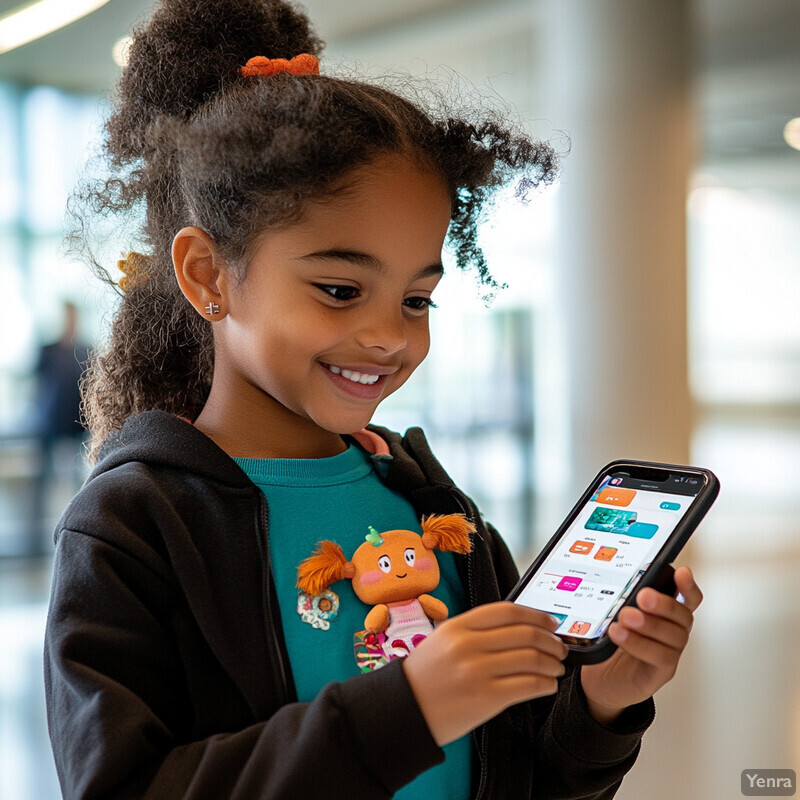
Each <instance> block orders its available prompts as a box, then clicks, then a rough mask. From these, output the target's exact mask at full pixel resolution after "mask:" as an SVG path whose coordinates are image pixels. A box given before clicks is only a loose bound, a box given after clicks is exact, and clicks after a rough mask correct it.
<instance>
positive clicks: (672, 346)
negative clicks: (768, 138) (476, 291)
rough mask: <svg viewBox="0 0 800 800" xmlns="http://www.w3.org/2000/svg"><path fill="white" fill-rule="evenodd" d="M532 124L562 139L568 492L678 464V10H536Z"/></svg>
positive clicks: (641, 6) (686, 24) (561, 6)
mask: <svg viewBox="0 0 800 800" xmlns="http://www.w3.org/2000/svg"><path fill="white" fill-rule="evenodd" d="M543 12H544V13H543V14H542V15H541V17H540V19H541V30H540V39H539V41H541V42H542V43H543V46H544V47H545V51H544V52H543V53H542V56H543V58H542V63H543V64H544V65H545V69H544V76H545V81H546V85H545V96H546V97H547V98H548V104H547V106H546V115H547V118H548V119H549V121H550V122H551V124H552V125H553V126H554V127H555V128H556V129H559V130H563V131H565V132H566V134H567V135H568V136H569V138H570V140H571V151H570V153H569V154H568V156H567V157H566V158H565V159H564V160H563V164H562V175H561V182H560V188H559V190H558V191H559V204H560V208H559V233H558V243H557V252H558V258H557V264H556V280H557V282H558V284H559V301H558V302H559V303H560V318H561V319H562V320H563V324H564V337H565V343H566V352H567V358H566V361H565V364H564V369H565V370H567V373H568V386H569V390H568V391H569V397H568V418H569V427H570V453H569V458H570V473H571V475H570V477H569V483H570V490H571V491H577V490H578V489H579V488H583V484H585V483H586V481H588V479H589V478H590V477H591V476H592V475H593V474H594V473H595V472H596V471H597V470H598V469H599V468H600V467H601V466H602V465H603V464H604V463H605V462H606V461H609V460H611V459H612V458H616V457H626V458H641V459H649V460H660V461H672V462H679V463H684V462H686V461H687V459H688V452H689V435H690V428H691V405H690V396H689V388H688V370H687V335H686V317H687V312H686V214H685V206H686V193H687V185H688V179H689V172H690V168H691V164H692V138H693V137H692V133H693V125H692V109H691V103H690V95H691V92H690V50H691V44H690V18H689V2H688V0H545V3H544V8H543Z"/></svg>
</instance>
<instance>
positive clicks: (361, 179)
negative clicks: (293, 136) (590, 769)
mask: <svg viewBox="0 0 800 800" xmlns="http://www.w3.org/2000/svg"><path fill="white" fill-rule="evenodd" d="M353 177H355V178H356V180H355V182H354V183H353V185H352V187H351V188H349V189H348V190H347V191H345V192H344V193H342V194H339V195H336V196H334V197H332V198H329V199H327V200H323V201H320V202H312V203H310V204H309V205H308V206H307V207H306V209H305V213H304V215H303V218H302V220H301V221H300V222H298V223H297V224H293V225H291V226H289V227H287V228H286V229H284V230H279V231H276V232H268V233H267V234H265V235H264V236H263V237H262V238H261V239H260V240H259V243H258V246H257V249H256V252H255V255H254V257H253V259H252V261H251V262H250V264H249V265H248V272H247V277H246V278H245V279H244V281H243V282H242V283H241V284H240V285H238V286H236V285H233V284H232V283H228V290H227V292H226V298H225V299H226V303H225V305H226V308H225V311H226V314H225V316H224V318H223V319H220V320H219V321H218V322H217V323H216V324H215V346H216V360H215V375H214V384H215V388H214V389H212V398H213V397H214V392H215V390H217V391H218V390H219V389H221V388H223V386H222V385H220V384H218V382H224V390H225V396H227V397H229V398H236V400H235V403H229V407H230V406H233V407H232V408H231V412H232V413H233V414H234V415H242V414H244V415H246V417H247V418H248V421H245V420H242V423H243V424H250V425H254V424H255V425H261V426H264V425H277V426H280V427H281V429H282V430H283V431H285V434H289V433H290V432H293V433H294V434H295V435H297V436H300V437H301V438H305V437H309V436H310V437H311V438H312V439H313V436H314V432H315V431H316V432H319V433H322V432H327V433H335V434H343V433H352V432H354V431H357V430H360V429H361V428H363V427H364V426H365V425H366V424H367V423H368V422H369V421H370V419H371V417H372V415H373V412H374V411H375V409H376V407H377V406H378V404H379V403H380V401H381V400H383V399H384V398H385V397H388V396H389V395H390V394H391V393H392V392H394V391H396V390H397V389H398V388H399V387H400V386H402V385H403V384H404V383H405V382H406V380H408V378H409V376H410V375H411V373H412V372H414V370H415V369H416V368H417V366H419V364H420V363H421V362H422V360H423V359H424V358H425V356H426V355H427V352H428V347H429V333H428V314H429V305H430V298H431V293H432V292H433V290H434V289H435V287H436V285H437V283H438V282H439V279H440V278H441V274H442V266H441V250H442V245H443V242H444V237H445V234H446V232H447V227H448V224H449V221H450V212H451V209H450V200H449V197H448V193H447V189H446V187H445V184H444V182H443V181H442V180H441V179H440V178H439V177H438V176H436V175H435V174H433V173H431V172H427V171H423V170H421V169H420V168H419V167H418V166H417V165H416V164H415V163H414V162H413V161H411V160H409V159H408V158H405V157H402V156H399V155H385V156H381V157H380V158H378V159H376V160H375V161H373V162H372V163H371V164H369V165H368V166H367V167H364V168H361V169H359V170H357V171H356V172H354V173H353ZM329 441H330V439H329Z"/></svg>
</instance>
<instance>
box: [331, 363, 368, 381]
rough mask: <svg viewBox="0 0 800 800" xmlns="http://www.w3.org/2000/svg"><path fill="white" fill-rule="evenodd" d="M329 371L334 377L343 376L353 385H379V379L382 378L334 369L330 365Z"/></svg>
mask: <svg viewBox="0 0 800 800" xmlns="http://www.w3.org/2000/svg"><path fill="white" fill-rule="evenodd" d="M328 369H329V370H330V371H331V372H332V373H333V374H334V375H341V376H342V377H343V378H347V380H349V381H353V383H363V384H365V385H366V384H371V383H377V381H378V378H380V375H367V374H366V373H363V374H362V373H360V372H353V371H352V370H349V369H340V368H339V367H334V366H333V364H328Z"/></svg>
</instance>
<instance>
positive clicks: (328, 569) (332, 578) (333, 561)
mask: <svg viewBox="0 0 800 800" xmlns="http://www.w3.org/2000/svg"><path fill="white" fill-rule="evenodd" d="M355 574H356V572H355V567H353V565H352V564H351V563H350V562H349V561H348V560H347V559H346V558H345V556H344V552H343V551H342V548H341V547H339V545H338V544H336V542H329V541H327V540H326V541H322V542H320V543H319V544H318V545H317V549H316V550H315V551H314V554H313V555H310V556H309V557H308V558H306V559H305V560H303V561H301V562H300V566H299V567H298V568H297V588H298V589H300V591H301V592H304V593H305V594H307V595H310V596H311V597H316V596H317V595H319V594H322V592H324V591H325V590H326V589H327V588H328V587H329V586H330V585H331V584H332V583H336V581H340V580H342V578H352V577H353V576H354V575H355Z"/></svg>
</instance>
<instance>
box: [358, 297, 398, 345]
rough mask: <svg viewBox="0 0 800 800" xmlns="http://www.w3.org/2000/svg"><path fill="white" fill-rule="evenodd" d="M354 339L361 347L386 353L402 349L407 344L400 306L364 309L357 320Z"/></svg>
mask: <svg viewBox="0 0 800 800" xmlns="http://www.w3.org/2000/svg"><path fill="white" fill-rule="evenodd" d="M356 339H357V341H358V343H359V344H360V345H361V346H362V347H365V348H370V349H373V348H375V349H378V350H380V351H382V353H384V354H386V355H392V354H393V353H397V352H399V351H401V350H403V349H404V348H405V347H406V345H407V344H408V336H407V335H406V321H405V319H404V318H403V310H402V308H397V309H389V308H386V307H385V306H376V307H375V308H372V309H370V310H369V311H368V312H366V311H365V314H364V316H363V318H362V319H361V320H359V330H358V333H357V335H356Z"/></svg>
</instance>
